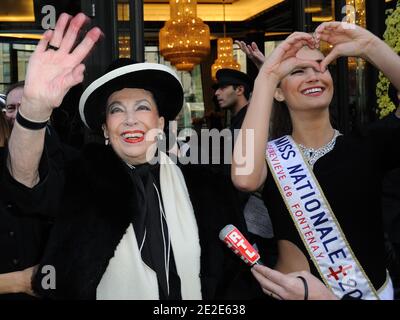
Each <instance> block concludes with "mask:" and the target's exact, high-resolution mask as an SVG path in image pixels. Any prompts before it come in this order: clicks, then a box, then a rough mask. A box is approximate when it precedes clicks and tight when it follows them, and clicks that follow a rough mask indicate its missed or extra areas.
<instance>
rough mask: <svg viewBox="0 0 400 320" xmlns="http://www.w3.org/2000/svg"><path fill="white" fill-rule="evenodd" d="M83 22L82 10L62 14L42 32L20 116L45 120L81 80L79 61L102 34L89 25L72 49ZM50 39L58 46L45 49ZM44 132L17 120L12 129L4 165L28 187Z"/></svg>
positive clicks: (34, 177) (34, 181) (33, 182)
mask: <svg viewBox="0 0 400 320" xmlns="http://www.w3.org/2000/svg"><path fill="white" fill-rule="evenodd" d="M86 22H87V17H86V16H85V15H84V14H78V15H77V16H75V17H74V18H73V19H72V20H71V17H70V16H69V15H67V14H62V15H61V16H60V18H59V20H58V21H57V24H56V28H55V30H54V31H52V30H48V31H46V32H45V33H44V35H43V38H42V39H41V40H40V41H39V44H38V46H37V48H36V50H35V52H34V53H33V54H32V56H31V58H30V59H29V64H28V69H27V74H26V80H25V87H24V93H23V97H22V101H21V106H20V108H19V112H20V114H21V115H23V117H25V118H27V119H29V120H30V121H32V122H44V121H46V120H48V119H49V118H50V115H51V113H52V110H53V109H54V108H56V107H58V106H59V105H60V104H61V102H62V100H63V98H64V96H65V94H66V93H67V92H68V90H69V89H70V88H71V87H73V86H74V85H76V84H78V83H80V82H82V80H83V72H84V70H85V66H84V65H83V64H82V61H83V59H84V58H85V57H86V56H87V55H88V53H89V52H90V50H91V49H92V48H93V46H94V44H95V43H96V41H97V40H98V39H99V37H100V35H101V31H100V29H98V28H93V29H91V30H90V31H89V32H88V33H87V34H86V36H85V38H84V39H83V40H82V41H81V42H80V43H79V45H78V46H77V47H75V48H74V49H73V50H72V48H73V46H74V44H75V40H76V38H77V35H78V32H79V30H80V29H81V28H82V26H83V25H84V24H85V23H86ZM67 26H68V29H67ZM65 30H66V32H65V33H64V31H65ZM49 43H51V44H52V45H53V46H57V47H59V49H58V50H53V49H48V48H47V45H48V44H49ZM71 50H72V51H71ZM44 136H45V128H43V129H40V130H30V129H26V128H24V127H22V126H21V125H20V124H19V123H18V122H17V121H16V122H15V125H14V128H13V131H12V133H11V137H10V140H9V145H8V147H9V158H8V161H7V166H8V169H9V171H10V173H11V175H12V176H13V178H14V179H15V180H17V181H18V182H20V183H22V184H24V185H26V186H27V187H33V186H35V185H36V184H37V183H38V182H39V174H38V167H39V162H40V158H41V155H42V152H43V147H44Z"/></svg>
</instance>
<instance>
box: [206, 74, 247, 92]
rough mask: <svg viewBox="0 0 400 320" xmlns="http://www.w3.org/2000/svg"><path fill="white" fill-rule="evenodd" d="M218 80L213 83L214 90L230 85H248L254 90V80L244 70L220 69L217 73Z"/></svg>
mask: <svg viewBox="0 0 400 320" xmlns="http://www.w3.org/2000/svg"><path fill="white" fill-rule="evenodd" d="M215 76H216V78H217V82H216V83H215V84H213V86H212V88H213V89H214V90H216V89H218V88H220V87H225V86H229V85H242V86H246V87H247V88H248V89H249V90H250V91H252V90H253V81H252V80H251V79H250V77H249V76H248V75H247V74H245V73H244V72H240V71H237V70H234V69H219V70H218V71H217V73H216V75H215Z"/></svg>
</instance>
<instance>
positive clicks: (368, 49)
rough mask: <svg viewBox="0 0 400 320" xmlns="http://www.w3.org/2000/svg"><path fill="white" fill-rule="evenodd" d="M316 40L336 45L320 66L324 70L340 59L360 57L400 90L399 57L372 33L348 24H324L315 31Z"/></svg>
mask: <svg viewBox="0 0 400 320" xmlns="http://www.w3.org/2000/svg"><path fill="white" fill-rule="evenodd" d="M315 39H316V42H317V43H319V42H320V41H321V40H323V41H326V42H328V43H330V44H331V45H333V49H332V51H331V52H330V53H329V54H328V55H327V56H326V57H325V59H324V61H322V63H321V69H323V70H324V69H325V68H326V66H327V65H328V64H329V63H330V62H332V61H333V60H335V59H336V58H338V57H341V56H350V57H361V58H363V59H365V60H367V61H368V62H370V63H371V64H373V65H374V66H375V67H376V68H378V69H379V70H380V71H382V72H383V74H385V76H386V77H387V78H388V79H389V80H390V82H392V83H393V85H394V86H395V87H396V88H397V89H398V90H399V91H400V57H399V56H398V55H397V54H396V53H395V52H394V51H393V49H392V48H390V47H389V46H388V45H387V44H386V43H385V42H384V41H382V40H381V39H379V38H378V37H377V36H375V35H374V34H372V33H371V32H370V31H368V30H366V29H364V28H361V27H359V26H357V25H355V24H348V23H345V22H338V21H333V22H325V23H322V24H321V25H319V26H318V28H317V29H316V30H315Z"/></svg>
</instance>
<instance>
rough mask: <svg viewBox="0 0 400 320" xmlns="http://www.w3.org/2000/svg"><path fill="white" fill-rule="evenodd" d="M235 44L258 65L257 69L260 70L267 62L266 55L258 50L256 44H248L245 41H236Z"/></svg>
mask: <svg viewBox="0 0 400 320" xmlns="http://www.w3.org/2000/svg"><path fill="white" fill-rule="evenodd" d="M235 43H236V44H237V45H238V46H239V47H240V50H242V51H243V52H244V53H245V54H246V56H247V57H248V58H249V59H250V60H251V61H252V62H253V63H254V64H255V65H256V67H257V69H260V68H261V66H262V65H263V63H264V61H265V56H264V54H263V53H262V52H261V51H260V49H258V46H257V44H256V43H255V42H252V43H251V44H246V42H244V41H239V40H235Z"/></svg>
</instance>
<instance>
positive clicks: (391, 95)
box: [388, 84, 400, 108]
mask: <svg viewBox="0 0 400 320" xmlns="http://www.w3.org/2000/svg"><path fill="white" fill-rule="evenodd" d="M398 92H399V91H398V90H397V89H396V88H395V87H394V85H393V84H390V85H389V90H388V96H389V98H390V100H392V102H393V103H394V104H395V106H396V108H397V107H398V106H399V104H400V102H399V98H398V96H397V93H398Z"/></svg>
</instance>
